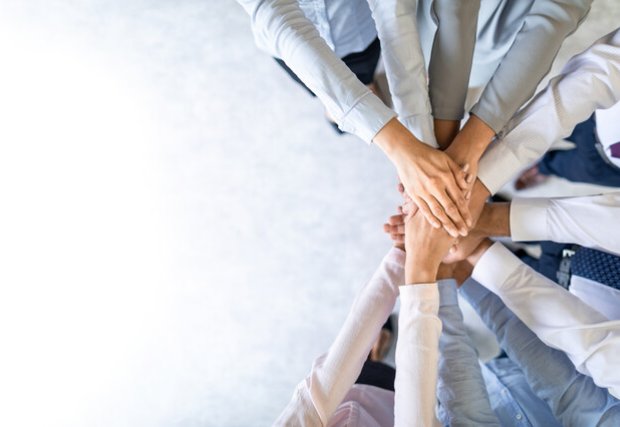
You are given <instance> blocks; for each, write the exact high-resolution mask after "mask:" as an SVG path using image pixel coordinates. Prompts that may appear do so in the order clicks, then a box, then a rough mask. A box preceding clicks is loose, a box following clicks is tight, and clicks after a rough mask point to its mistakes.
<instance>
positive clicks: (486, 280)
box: [471, 242, 522, 290]
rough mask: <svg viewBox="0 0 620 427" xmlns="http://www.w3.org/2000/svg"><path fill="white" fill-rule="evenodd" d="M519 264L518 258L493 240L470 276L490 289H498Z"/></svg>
mask: <svg viewBox="0 0 620 427" xmlns="http://www.w3.org/2000/svg"><path fill="white" fill-rule="evenodd" d="M521 265H522V263H521V260H520V259H519V258H517V257H516V256H514V255H513V253H512V252H510V251H509V250H508V249H506V248H505V247H504V245H502V244H501V243H500V242H495V243H494V244H493V246H491V247H490V248H489V249H487V251H486V252H485V253H484V254H483V255H482V256H481V257H480V260H479V261H478V263H477V264H476V266H475V267H474V271H473V272H472V274H471V277H472V278H473V279H474V280H476V281H477V282H479V283H480V284H482V285H483V286H484V287H486V288H488V289H490V290H494V289H500V288H501V287H502V286H503V285H504V283H505V282H506V281H507V280H508V277H510V275H512V274H513V272H514V271H515V270H516V269H517V268H519V267H520V266H521Z"/></svg>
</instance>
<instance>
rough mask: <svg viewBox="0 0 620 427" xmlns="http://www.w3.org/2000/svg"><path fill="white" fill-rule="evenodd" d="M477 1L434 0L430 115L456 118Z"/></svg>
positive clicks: (469, 62)
mask: <svg viewBox="0 0 620 427" xmlns="http://www.w3.org/2000/svg"><path fill="white" fill-rule="evenodd" d="M479 10H480V0H460V1H454V0H434V1H433V5H432V8H431V13H432V16H433V19H434V20H435V23H436V24H437V32H436V33H435V38H434V40H433V48H432V51H431V58H430V64H429V69H428V73H429V92H430V99H431V107H432V111H433V117H434V118H436V119H444V120H460V119H462V118H463V115H464V112H465V107H464V106H465V98H466V97H467V87H468V85H469V75H470V72H471V65H472V60H473V56H474V47H475V46H476V26H477V22H478V12H479Z"/></svg>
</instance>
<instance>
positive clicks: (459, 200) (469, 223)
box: [446, 188, 474, 235]
mask: <svg viewBox="0 0 620 427" xmlns="http://www.w3.org/2000/svg"><path fill="white" fill-rule="evenodd" d="M446 191H447V193H448V194H447V197H449V201H451V202H454V205H455V206H456V208H457V210H458V216H459V217H460V218H463V220H464V221H465V225H466V227H467V230H469V229H471V228H472V227H473V225H474V221H473V219H472V217H471V213H470V212H469V201H468V200H467V197H466V195H464V194H463V192H462V191H457V192H454V190H452V189H450V188H446ZM453 213H454V214H456V213H455V212H452V213H451V212H448V215H450V217H451V218H453V219H454V217H453V216H452V214H453ZM467 230H466V231H467ZM464 235H467V233H465V234H464Z"/></svg>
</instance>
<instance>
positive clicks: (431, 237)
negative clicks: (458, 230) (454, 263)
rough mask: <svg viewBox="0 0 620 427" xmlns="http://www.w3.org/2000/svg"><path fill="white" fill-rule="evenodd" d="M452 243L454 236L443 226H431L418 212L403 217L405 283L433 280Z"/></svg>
mask: <svg viewBox="0 0 620 427" xmlns="http://www.w3.org/2000/svg"><path fill="white" fill-rule="evenodd" d="M453 244H454V237H452V236H450V235H449V234H448V233H447V232H446V231H445V230H444V229H443V228H433V227H432V226H431V225H430V224H429V223H428V221H426V220H425V219H424V217H423V216H422V215H420V214H419V213H418V214H416V215H413V216H411V215H410V216H407V217H405V251H406V252H407V257H406V261H405V283H407V284H415V283H429V282H434V281H435V280H436V278H437V271H438V269H439V265H440V264H441V260H442V258H443V257H444V256H445V254H446V253H447V252H448V250H449V249H450V247H451V246H452V245H453Z"/></svg>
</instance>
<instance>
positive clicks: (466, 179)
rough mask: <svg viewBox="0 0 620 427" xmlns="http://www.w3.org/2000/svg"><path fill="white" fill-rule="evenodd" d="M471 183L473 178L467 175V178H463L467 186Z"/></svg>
mask: <svg viewBox="0 0 620 427" xmlns="http://www.w3.org/2000/svg"><path fill="white" fill-rule="evenodd" d="M473 181H474V176H473V175H472V174H470V173H468V174H467V176H466V177H465V182H467V183H468V184H471V183H472V182H473Z"/></svg>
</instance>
